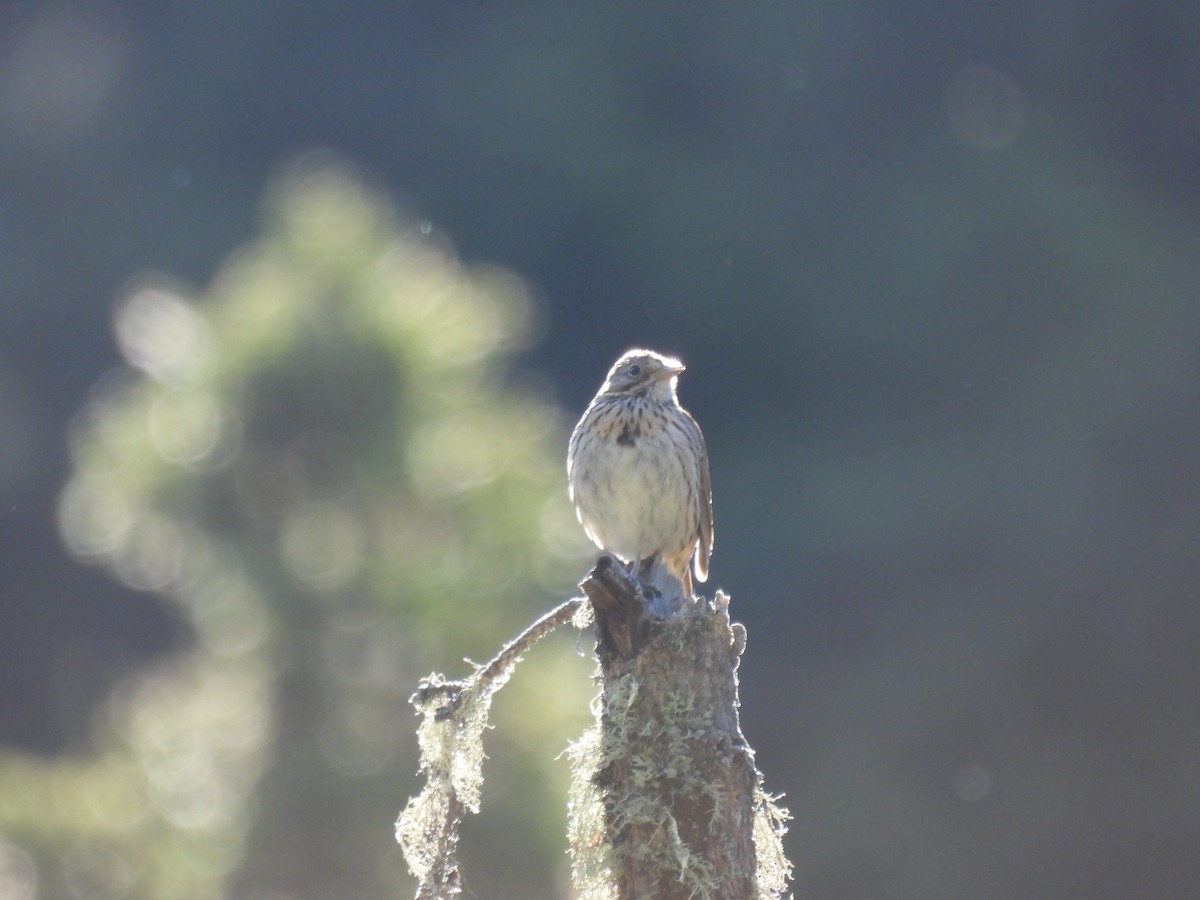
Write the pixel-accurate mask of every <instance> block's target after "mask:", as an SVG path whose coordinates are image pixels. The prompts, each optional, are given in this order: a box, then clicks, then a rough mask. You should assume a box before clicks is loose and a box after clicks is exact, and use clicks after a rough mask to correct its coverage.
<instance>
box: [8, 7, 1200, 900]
mask: <svg viewBox="0 0 1200 900" xmlns="http://www.w3.org/2000/svg"><path fill="white" fill-rule="evenodd" d="M1198 86H1200V11H1197V10H1195V9H1193V8H1191V7H1189V6H1188V5H1186V4H1166V3H1149V4H1135V3H1127V2H1124V3H1122V2H1109V3H1105V2H1098V3H1088V4H1084V3H1078V2H1066V0H1050V2H1037V3H1032V2H1017V3H1008V4H994V3H947V2H940V3H939V2H932V3H914V4H907V5H897V4H894V3H878V2H877V3H857V4H844V3H842V4H830V3H819V2H762V3H741V4H704V3H701V4H696V3H671V2H667V3H655V4H646V3H624V2H617V3H608V4H593V5H575V4H559V3H513V4H490V3H470V2H464V3H408V2H394V3H371V2H363V3H357V4H353V5H350V6H344V5H343V6H337V5H331V4H306V3H301V4H277V3H246V4H243V3H208V4H201V3H189V2H176V3H171V2H163V3H150V2H144V3H133V2H126V3H119V2H93V3H87V4H72V3H57V2H52V3H20V2H9V3H6V4H5V5H4V8H3V11H0V700H2V704H3V705H2V706H0V742H2V744H3V746H4V747H5V748H6V752H8V753H12V754H27V755H29V754H31V755H36V756H40V757H45V758H48V759H53V758H55V757H56V756H57V755H61V754H64V753H78V752H82V751H81V750H80V748H81V747H85V746H86V745H87V743H88V740H89V738H88V735H89V728H90V719H89V715H90V713H89V710H90V709H91V708H92V707H93V705H94V704H95V703H98V702H100V700H101V699H102V698H103V696H104V695H105V693H106V692H107V691H108V690H109V688H110V687H111V683H110V681H108V680H107V678H106V679H97V678H96V677H95V676H94V672H93V670H92V669H91V668H90V667H89V665H88V663H87V657H86V653H85V655H84V657H82V658H81V657H79V655H78V653H77V652H76V649H73V648H79V647H86V648H92V649H90V650H88V651H87V652H89V653H95V654H96V655H97V656H99V657H102V658H103V659H104V660H105V661H106V662H105V667H104V670H105V671H106V672H110V673H111V676H112V678H113V679H115V678H116V677H117V676H118V675H119V674H120V673H121V672H124V671H127V670H129V669H130V668H131V667H135V666H136V665H138V660H143V659H147V658H150V657H152V656H154V655H156V654H161V653H164V652H167V651H169V650H170V649H171V648H173V647H179V646H181V645H184V644H186V643H187V640H188V638H187V628H186V626H185V624H184V623H183V622H182V621H180V619H179V617H178V614H177V613H176V612H175V611H173V609H172V608H171V607H170V606H169V605H168V604H166V603H164V602H162V601H161V600H158V599H156V598H155V597H154V596H153V595H151V594H141V593H136V592H133V591H131V590H129V589H127V588H125V587H123V586H120V585H119V584H118V583H117V582H115V581H113V580H112V579H111V578H110V577H109V576H108V575H107V574H105V572H104V571H102V570H100V569H93V568H87V567H84V566H82V565H81V564H79V563H77V562H75V561H74V560H73V559H72V558H71V556H70V555H69V554H68V553H67V551H66V550H64V548H63V546H62V544H61V543H60V540H59V537H58V534H57V525H56V518H55V505H56V502H57V499H56V498H57V495H58V492H59V491H60V489H61V487H62V485H63V483H64V481H65V479H66V478H67V476H68V474H69V461H68V455H67V448H68V440H67V432H68V425H69V423H70V422H71V420H72V417H73V416H75V415H76V414H77V412H78V411H79V410H81V409H82V408H83V407H84V406H85V404H86V403H87V401H88V398H89V392H90V391H91V390H92V389H93V387H94V385H95V384H96V383H97V381H98V380H99V379H100V378H101V377H102V376H103V375H104V373H105V372H106V371H108V370H110V369H111V368H113V367H114V366H117V365H118V364H119V362H120V360H119V357H118V354H117V351H116V348H115V344H114V341H113V338H112V331H111V324H110V322H111V316H112V310H113V307H114V303H115V302H116V300H117V299H118V297H119V296H120V295H121V292H122V290H123V286H124V285H125V284H127V283H128V281H129V279H130V278H131V277H133V276H135V275H137V274H138V273H141V272H145V271H147V270H154V271H165V272H169V273H171V274H172V275H173V276H174V277H176V278H178V279H181V280H182V281H184V282H187V283H192V284H204V283H205V282H206V281H207V280H208V279H209V278H210V277H211V276H212V274H213V272H214V271H215V270H216V268H217V267H218V265H219V264H220V263H221V260H222V259H224V258H225V257H226V256H227V255H228V254H230V253H231V252H232V251H233V250H234V249H235V248H237V247H238V246H239V245H240V244H242V243H243V242H244V241H246V240H247V239H248V238H249V237H250V236H251V235H253V234H254V233H255V232H256V230H257V229H258V226H259V223H260V212H259V210H260V206H261V202H262V196H263V191H264V188H265V186H266V185H267V183H268V182H269V180H270V178H271V177H272V174H273V173H274V172H275V171H277V169H278V167H279V166H280V165H281V164H283V163H286V162H287V161H288V160H290V159H292V158H294V157H295V156H296V155H297V154H299V153H302V152H304V151H307V150H309V149H311V148H313V147H325V148H331V149H333V150H335V151H336V152H337V153H339V154H341V155H342V156H344V157H345V158H347V159H349V160H353V161H354V162H355V163H357V164H359V165H361V166H362V167H363V168H364V169H365V170H367V171H369V172H371V173H372V174H373V176H374V177H375V180H376V183H377V184H379V185H382V186H383V188H384V189H385V190H386V191H387V192H388V193H389V194H391V195H392V196H393V197H395V198H397V199H398V200H400V201H402V202H403V203H405V204H406V205H407V206H408V207H409V208H410V209H411V210H413V211H414V212H415V214H416V215H418V216H419V217H421V218H422V219H426V220H428V221H430V222H432V223H433V224H434V225H435V226H436V227H437V228H438V229H439V230H441V231H444V232H445V233H446V234H448V235H449V236H450V238H451V239H452V240H453V242H454V244H455V245H456V247H457V249H458V252H459V253H460V255H461V256H462V257H463V258H464V259H465V260H467V261H471V262H481V261H482V262H490V263H496V264H498V265H501V266H503V267H505V268H507V269H510V270H512V271H513V272H515V273H517V274H518V275H520V276H521V277H523V278H525V279H528V280H529V281H530V282H531V283H533V284H535V285H536V286H537V288H538V291H539V296H540V301H539V302H540V304H541V308H542V312H543V314H544V321H543V324H542V326H541V327H542V332H541V335H540V339H539V341H538V342H537V343H536V344H535V345H533V346H532V347H531V349H529V350H528V352H526V353H525V354H524V355H522V357H521V358H520V359H519V361H518V363H519V365H520V367H521V368H522V369H524V370H526V371H527V372H528V373H530V376H531V377H544V379H545V382H546V383H548V384H552V385H553V386H554V390H555V391H556V395H557V398H558V400H559V402H560V403H561V404H562V406H563V408H564V409H565V410H566V411H567V414H568V415H569V416H573V415H576V414H577V413H578V411H579V410H581V409H582V408H583V406H584V404H585V403H586V402H587V400H588V399H589V398H590V396H591V394H592V393H593V392H594V390H595V387H596V386H597V384H598V383H599V381H600V379H601V376H602V375H603V372H604V370H605V368H606V367H607V365H608V364H609V363H610V362H611V360H612V358H614V357H615V356H616V355H617V354H618V353H619V352H620V351H622V350H624V349H625V348H627V347H628V346H632V345H648V346H652V347H655V348H657V349H661V350H663V351H666V352H671V353H675V354H678V355H680V356H682V357H683V358H684V360H685V361H686V362H687V364H688V367H689V368H688V372H687V374H686V375H685V376H684V379H683V382H682V385H681V394H682V398H683V401H684V403H685V405H686V406H688V408H689V409H691V410H692V411H693V413H695V415H696V416H697V418H698V419H699V421H700V423H701V425H702V426H703V428H704V430H705V434H706V436H707V439H708V446H709V451H710V455H711V461H712V473H713V484H714V504H715V511H716V536H717V542H716V554H715V556H714V559H713V575H712V577H711V579H710V582H709V584H710V586H722V587H724V588H726V589H727V590H728V591H730V592H731V593H732V595H733V598H734V611H735V617H736V618H738V619H740V620H741V621H743V622H745V624H746V625H747V628H748V631H749V651H748V655H747V657H746V659H745V662H744V664H743V666H742V670H741V671H742V699H743V704H744V706H743V727H744V729H745V731H746V733H747V736H748V738H749V739H750V741H751V743H752V744H753V745H754V747H755V748H756V750H757V753H758V762H759V766H760V768H761V769H762V770H763V771H764V772H765V773H766V775H767V785H768V788H769V789H771V790H773V791H783V792H786V794H787V795H788V800H787V803H788V805H789V806H790V807H791V809H792V810H793V812H794V814H795V815H796V820H795V822H794V823H793V827H792V831H791V834H790V835H789V837H788V841H787V843H788V848H789V852H790V855H791V857H792V859H793V862H794V863H795V864H796V866H797V878H796V887H797V892H798V895H800V896H814V897H815V896H821V897H963V896H972V897H1016V896H1091V897H1113V898H1117V897H1130V896H1140V897H1177V896H1183V895H1184V894H1185V893H1186V892H1187V890H1188V887H1190V886H1191V885H1194V884H1195V883H1196V881H1197V878H1198V877H1200V863H1197V859H1196V855H1195V852H1194V849H1195V845H1196V842H1197V839H1200V664H1198V662H1197V660H1198V659H1200V653H1198V651H1200V610H1198V608H1197V592H1198V587H1200V554H1198V550H1200V527H1198V526H1200V517H1198V516H1197V513H1196V510H1197V509H1198V508H1200V480H1198V476H1200V458H1198V456H1197V453H1196V449H1195V448H1196V446H1197V443H1198V441H1200V357H1198V354H1197V347H1198V346H1200V303H1198V300H1200V297H1198V288H1200V264H1198V262H1197V261H1198V260H1200V256H1198V255H1197V252H1198V250H1200V240H1198V238H1200V227H1198V224H1197V223H1198V220H1197V214H1198V212H1200V210H1198V207H1200V179H1198V178H1197V175H1196V164H1197V159H1200V116H1198V115H1197V112H1196V111H1197V109H1198V108H1200V107H1198V103H1200V97H1198V96H1197V91H1198ZM564 450H565V447H564ZM564 482H565V474H564ZM564 490H565V484H564ZM516 625H517V623H515V622H514V623H513V626H514V628H515V627H516ZM432 664H433V663H430V665H432ZM48 697H54V698H57V699H56V700H55V702H49V701H48V699H47V698H48ZM480 895H481V896H486V895H487V892H486V891H483V890H481V892H480Z"/></svg>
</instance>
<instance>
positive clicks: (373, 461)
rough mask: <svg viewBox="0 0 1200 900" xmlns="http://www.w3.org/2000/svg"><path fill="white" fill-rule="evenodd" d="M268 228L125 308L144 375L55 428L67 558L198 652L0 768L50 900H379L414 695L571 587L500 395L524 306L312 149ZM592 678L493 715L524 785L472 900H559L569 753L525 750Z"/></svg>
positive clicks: (558, 729)
mask: <svg viewBox="0 0 1200 900" xmlns="http://www.w3.org/2000/svg"><path fill="white" fill-rule="evenodd" d="M267 209H268V219H269V221H268V226H267V229H266V233H265V235H264V236H263V237H262V238H261V239H259V240H257V241H255V242H254V243H252V244H250V245H249V246H247V247H245V248H244V249H243V250H242V251H241V252H239V253H237V254H235V255H234V257H233V258H232V259H231V260H230V262H229V263H228V264H227V265H226V266H225V267H224V269H223V270H222V271H221V273H220V274H219V276H218V277H217V278H216V279H215V281H214V282H213V284H212V285H211V287H210V288H209V289H208V290H207V291H206V292H205V293H204V295H202V296H199V297H188V296H187V295H186V291H185V290H183V289H181V288H180V287H179V286H177V285H172V284H170V283H168V282H166V281H164V280H163V279H157V280H145V281H143V282H141V283H140V284H138V285H136V286H135V287H134V288H133V289H132V290H131V291H130V292H129V293H128V296H127V297H126V298H125V299H124V300H123V302H122V303H121V304H120V305H119V308H118V311H117V314H116V320H115V321H116V334H117V339H118V343H119V345H120V348H121V351H122V353H123V355H124V357H125V358H126V360H127V361H128V362H129V363H130V365H131V366H132V367H134V369H136V370H137V371H136V372H130V371H125V372H122V373H119V374H116V375H113V376H111V377H110V378H108V379H107V380H105V381H104V382H103V383H102V384H101V385H99V386H98V388H97V390H96V392H95V396H94V400H93V402H92V403H91V404H90V406H89V408H88V409H87V410H86V412H85V414H84V416H83V418H82V420H81V421H80V423H79V425H78V427H77V429H76V432H75V435H74V441H73V446H72V453H73V459H74V472H73V475H72V477H71V479H70V482H69V483H68V485H67V486H66V488H65V490H64V492H63V494H62V497H61V502H60V527H61V530H62V534H63V537H64V539H65V541H66V542H67V544H68V546H69V547H70V548H71V549H72V551H73V552H74V553H76V554H77V555H78V556H80V557H82V558H85V559H89V560H94V561H96V562H99V563H101V564H103V565H104V566H106V567H107V568H109V569H110V570H111V571H112V572H113V573H114V574H116V575H117V576H118V577H119V578H120V579H122V580H123V581H124V582H125V583H127V584H129V585H132V586H135V587H138V588H140V589H144V590H147V591H153V592H156V593H159V594H161V595H163V596H165V597H167V598H169V599H170V600H172V601H173V602H175V603H177V604H178V608H179V609H180V610H181V611H182V614H183V615H184V617H185V618H186V620H187V621H188V622H189V623H190V625H191V627H192V629H193V630H194V634H195V641H194V643H193V646H192V647H191V648H190V649H189V650H188V651H187V652H186V653H184V654H182V655H180V656H177V657H176V658H174V659H172V660H171V661H170V662H169V663H167V664H165V665H163V666H162V667H161V668H160V669H159V670H158V671H155V672H152V673H146V674H142V675H140V676H139V677H137V678H136V679H134V680H132V681H130V682H129V683H127V684H125V685H124V686H123V687H122V688H121V690H120V691H119V692H118V696H116V697H114V698H113V700H112V702H111V704H110V705H109V706H108V708H107V713H106V717H105V718H104V720H103V721H102V722H100V723H99V724H98V726H97V729H96V737H95V752H94V755H93V756H91V757H90V758H88V759H84V760H76V761H73V762H58V763H52V764H34V763H32V762H30V761H29V760H28V759H26V758H23V757H20V756H16V755H13V756H9V757H7V758H0V797H3V798H4V801H3V804H2V805H0V829H2V832H3V834H4V835H5V836H6V840H7V841H8V843H7V844H5V843H2V842H0V850H3V851H4V854H5V856H4V859H5V860H9V861H15V862H12V864H11V865H9V864H8V863H7V862H6V863H5V869H6V870H9V869H11V870H13V871H17V870H20V871H26V872H27V873H29V877H30V878H32V877H35V876H34V874H33V873H36V878H37V879H38V881H39V882H40V885H41V888H40V889H41V891H42V892H43V895H44V896H55V897H67V896H76V897H87V898H100V897H146V898H150V897H155V898H158V897H219V896H229V895H230V894H234V895H236V896H239V897H267V896H270V897H273V898H276V897H293V896H294V897H301V896H303V897H305V898H315V897H355V898H371V897H385V896H386V897H395V896H399V895H402V894H403V893H404V892H406V890H407V887H406V885H407V884H408V876H407V874H406V873H405V870H404V865H403V862H402V860H401V857H400V853H399V850H398V848H396V846H395V845H394V844H393V843H392V833H391V832H392V829H391V823H392V820H393V819H394V818H395V815H396V813H397V811H398V810H399V808H400V806H401V804H402V803H403V800H404V798H405V797H406V796H407V795H408V793H410V792H411V791H410V790H409V789H410V787H411V786H412V783H413V778H414V775H415V768H416V756H415V750H416V747H415V738H414V737H413V734H412V731H413V726H414V725H415V721H414V719H413V718H412V714H411V711H410V710H409V708H408V706H407V703H406V699H407V696H408V694H409V693H410V692H411V690H412V689H413V688H414V687H415V685H416V683H417V680H418V677H419V675H420V674H422V673H423V672H424V671H426V670H427V667H429V666H431V665H433V664H435V663H436V664H439V665H446V664H447V663H449V662H451V661H453V660H454V659H457V658H458V657H461V656H462V655H463V654H465V653H471V654H474V655H476V656H481V655H483V654H486V653H489V652H491V651H492V650H493V649H495V646H496V645H497V642H498V641H499V639H500V638H501V637H502V636H503V634H504V633H505V632H509V631H515V630H516V629H517V627H518V626H520V625H523V624H524V622H525V621H526V619H527V618H528V614H529V612H530V611H532V610H534V609H537V608H538V607H539V606H548V605H549V603H550V601H551V600H552V599H555V598H561V597H562V596H565V594H566V592H567V591H568V590H570V585H571V583H572V582H573V581H574V580H575V579H574V577H572V573H581V572H582V570H583V566H582V561H583V560H584V559H585V558H586V557H585V554H586V550H585V545H584V542H583V537H582V533H581V531H580V530H579V529H578V527H577V525H576V524H575V522H574V521H573V516H572V514H571V512H570V509H569V506H568V503H567V500H566V496H565V487H564V480H565V476H564V473H563V465H562V456H563V446H564V443H563V435H564V429H563V425H564V422H563V420H562V419H561V418H560V417H559V414H558V411H557V410H556V408H555V407H554V406H553V405H552V404H551V403H550V402H548V401H547V400H546V399H544V398H542V397H540V396H538V395H537V393H536V392H535V391H533V390H530V389H527V388H521V387H519V386H517V385H515V384H513V383H512V380H511V379H509V378H508V376H507V372H508V369H507V366H506V363H505V355H506V354H508V353H510V352H511V351H513V350H514V349H517V348H519V347H521V346H523V345H524V344H525V343H526V342H527V341H528V340H529V339H530V338H531V336H532V335H533V334H534V333H535V330H536V324H537V313H536V310H535V308H534V306H533V304H532V303H531V301H530V298H529V296H528V294H527V291H526V290H525V288H524V286H523V285H522V284H521V282H520V281H519V280H518V279H517V278H515V277H514V276H512V275H510V274H508V273H505V272H503V271H498V270H493V269H469V268H465V267H463V266H462V265H461V264H459V263H458V262H457V261H456V259H455V258H454V256H453V254H452V252H451V251H450V250H449V248H448V247H447V246H446V243H445V242H444V241H443V240H442V239H440V238H439V237H438V236H437V235H436V234H433V233H431V229H430V228H429V227H428V226H427V225H422V224H420V223H417V222H414V221H410V220H408V219H405V218H404V217H402V216H400V215H398V214H397V213H396V212H395V211H394V210H393V209H392V208H391V207H389V205H388V204H387V203H385V202H384V201H383V200H381V199H380V198H379V196H377V194H375V193H374V192H372V191H371V190H369V189H368V188H367V187H365V186H364V184H363V182H362V181H361V180H360V179H358V178H357V177H355V176H354V175H352V174H351V173H350V172H349V171H348V170H347V168H346V167H345V166H344V165H340V164H336V163H334V162H333V161H331V160H329V159H328V158H325V157H323V156H320V155H314V156H313V157H311V158H308V159H306V160H303V161H301V162H300V163H298V164H296V165H295V166H293V167H292V168H291V169H289V170H288V171H287V172H286V173H285V175H284V176H283V177H281V178H280V179H279V181H278V182H277V184H276V186H275V188H274V190H273V191H272V192H271V194H270V198H269V202H268V204H267ZM564 667H566V668H567V669H575V670H577V671H578V676H579V677H577V678H563V677H560V675H561V672H562V670H563V668H564ZM586 668H587V664H586V663H584V662H583V661H582V660H581V659H579V658H578V655H577V654H575V653H574V648H573V647H572V646H571V645H570V643H569V641H568V642H562V643H559V644H556V645H553V646H551V647H550V648H548V649H547V650H544V651H543V650H539V653H538V658H537V659H533V660H530V663H529V665H528V666H526V667H524V668H523V670H522V671H525V672H527V673H530V674H526V675H525V676H521V677H519V678H518V679H516V680H514V683H513V685H512V686H510V689H509V692H508V695H509V696H510V697H511V696H512V695H514V694H515V695H516V698H517V699H516V700H515V701H510V703H509V707H508V708H509V710H510V711H509V712H507V713H506V712H505V708H504V703H503V701H502V703H501V708H499V709H498V710H497V715H498V718H499V719H500V720H501V721H503V720H505V718H506V717H507V718H508V719H509V720H510V721H511V722H513V727H506V728H503V729H502V730H501V731H500V732H499V733H497V734H496V738H497V739H498V741H497V742H492V741H489V749H493V743H496V744H497V745H498V748H499V753H497V754H496V755H498V756H501V757H503V758H504V759H503V760H501V761H504V762H505V764H507V765H512V766H516V767H518V768H519V769H520V770H521V771H519V772H518V773H517V774H516V775H514V776H511V777H510V778H508V779H506V781H507V782H508V785H509V786H508V787H504V786H502V787H501V788H500V789H499V791H498V794H499V796H498V797H496V798H495V799H494V800H492V801H490V805H491V806H492V807H493V808H494V809H495V814H494V816H493V817H492V821H493V823H494V824H493V825H492V828H493V830H494V831H497V832H501V837H499V838H498V840H499V844H498V845H492V844H489V842H488V841H486V840H484V839H483V838H480V839H479V841H478V842H477V843H478V844H480V845H485V846H494V849H493V850H492V853H493V854H494V855H492V856H489V855H488V854H487V853H486V852H485V851H480V852H479V853H478V854H477V856H478V860H479V862H478V865H477V866H476V867H475V871H474V874H475V875H477V876H478V877H480V878H482V877H484V875H485V874H486V877H487V878H488V890H487V893H488V896H502V895H505V894H507V893H511V894H512V895H514V896H532V895H539V896H545V895H548V894H550V893H552V885H553V883H554V878H555V877H556V872H555V870H556V868H559V869H561V867H562V863H563V861H564V860H563V858H562V852H561V850H562V848H563V847H565V837H564V836H563V834H562V833H563V827H564V822H565V810H564V805H563V799H564V797H565V781H566V777H567V773H566V772H565V771H562V772H556V773H555V774H554V776H553V777H555V778H557V779H558V780H559V782H560V784H559V785H558V787H557V789H556V790H551V789H550V787H549V785H548V776H547V775H546V773H544V772H539V768H545V766H544V764H545V763H547V762H549V761H551V760H552V758H553V757H554V756H555V754H556V752H557V751H556V749H555V746H554V741H555V739H556V740H557V741H558V746H559V747H560V748H561V747H562V746H564V745H565V739H564V738H563V737H557V738H551V740H549V741H548V740H547V737H548V734H547V730H548V729H552V731H551V732H550V734H551V735H560V734H569V733H573V732H572V731H571V725H573V724H578V723H582V722H583V721H584V720H585V719H586V716H587V708H586V707H587V703H586V696H587V690H588V682H587V679H586ZM534 691H536V698H531V697H530V696H528V695H529V694H530V692H534ZM522 692H524V693H525V694H526V696H525V697H524V698H523V700H522V697H521V695H522ZM564 723H570V724H568V725H564ZM577 730H578V729H576V731H577ZM506 746H509V747H511V749H513V750H514V751H515V752H512V753H507V754H506V752H505V747H506ZM564 768H565V767H564ZM514 785H516V786H519V787H518V788H517V789H513V787H512V786H514ZM485 818H486V817H485ZM481 827H483V828H487V827H488V826H487V824H486V823H485V824H484V825H482V826H481ZM555 835H557V842H558V846H555ZM504 841H508V842H509V843H510V844H511V846H512V848H514V849H515V848H519V849H520V852H519V855H515V854H514V853H513V852H512V850H510V849H506V848H505V846H504ZM556 854H557V859H556ZM464 855H465V856H466V857H467V865H468V870H467V877H468V880H470V878H471V876H472V874H473V873H472V867H471V861H470V858H471V856H472V853H471V851H470V849H468V850H467V852H466V853H465V854H464ZM505 857H507V859H508V861H509V862H508V864H507V865H506V864H505V863H504V862H503V860H504V858H505ZM515 858H519V859H520V860H521V862H520V864H519V865H514V864H513V863H512V862H511V860H513V859H515ZM22 866H23V867H24V868H21V867H22ZM14 867H15V868H14Z"/></svg>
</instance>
